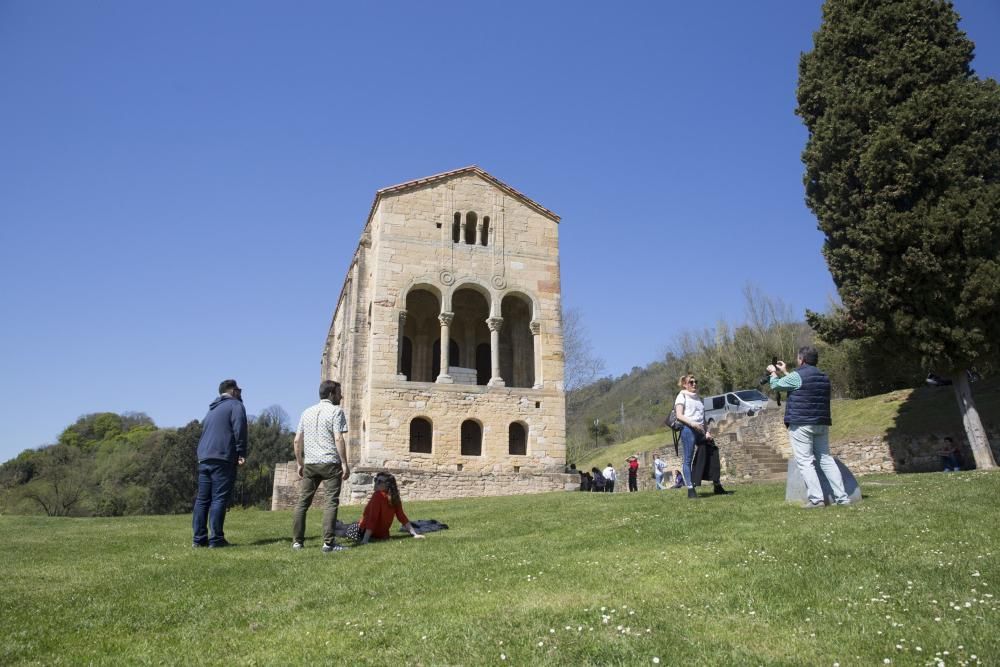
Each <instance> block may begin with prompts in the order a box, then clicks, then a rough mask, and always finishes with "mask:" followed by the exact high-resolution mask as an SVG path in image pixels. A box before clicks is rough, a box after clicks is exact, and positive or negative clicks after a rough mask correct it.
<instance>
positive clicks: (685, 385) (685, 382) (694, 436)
mask: <svg viewBox="0 0 1000 667" xmlns="http://www.w3.org/2000/svg"><path fill="white" fill-rule="evenodd" d="M677 386H678V387H680V389H681V391H680V393H679V394H677V399H676V400H675V401H674V411H675V412H676V414H677V421H679V422H681V423H683V424H684V428H683V429H682V430H681V443H682V444H683V445H684V460H683V463H682V465H681V474H682V475H683V476H684V484H685V486H687V490H688V498H697V497H698V493H697V492H696V491H695V490H694V487H695V486H700V485H701V480H702V479H703V478H706V477H707V478H708V479H710V480H711V481H712V484H713V486H714V490H715V493H716V494H718V495H723V494H725V493H726V490H725V489H723V488H722V484H720V483H719V474H720V470H719V467H720V466H719V450H718V448H717V447H716V446H715V443H714V442H712V434H711V433H709V432H708V429H707V428H706V427H705V405H704V404H703V403H702V402H701V397H700V396H699V395H698V380H697V379H695V377H694V376H693V375H682V376H681V377H680V379H679V380H678V381H677ZM696 449H698V450H700V454H701V455H700V456H699V457H698V458H699V461H698V463H699V465H697V466H696V467H697V468H698V474H697V475H693V474H692V470H691V467H692V462H694V460H695V450H696ZM695 476H697V478H698V481H697V484H696V483H695V479H694V478H695Z"/></svg>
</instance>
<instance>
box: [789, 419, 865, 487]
mask: <svg viewBox="0 0 1000 667" xmlns="http://www.w3.org/2000/svg"><path fill="white" fill-rule="evenodd" d="M788 439H789V441H790V442H791V444H792V453H794V454H795V464H796V465H797V466H798V467H799V473H800V474H801V475H802V480H803V481H804V482H805V483H806V493H807V494H808V495H809V502H810V503H812V504H814V505H819V504H822V503H825V502H826V501H825V499H824V498H823V487H822V485H821V484H820V481H819V475H817V474H816V466H815V465H814V461H815V460H816V459H819V467H820V469H821V470H822V471H823V476H824V477H826V481H827V482H829V483H830V490H831V491H832V492H833V500H834V502H836V503H837V504H838V505H840V504H843V503H847V502H849V501H850V498H849V497H848V496H847V492H846V491H845V490H844V478H843V476H842V475H841V474H840V468H838V467H837V462H836V461H835V460H834V458H833V457H832V456H830V427H829V426H824V425H822V424H798V425H796V424H791V425H789V427H788Z"/></svg>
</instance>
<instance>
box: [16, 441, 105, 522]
mask: <svg viewBox="0 0 1000 667" xmlns="http://www.w3.org/2000/svg"><path fill="white" fill-rule="evenodd" d="M87 464H88V461H87V460H86V459H85V457H84V456H83V455H82V454H81V453H80V450H79V449H77V448H76V447H74V446H72V445H64V444H59V445H52V446H50V447H45V448H43V449H41V450H39V451H38V454H37V455H36V457H35V475H34V477H33V478H32V479H31V481H29V482H28V483H27V484H25V485H24V486H22V487H21V488H20V493H21V495H22V497H24V498H25V499H27V500H30V501H32V502H34V503H36V504H37V505H38V506H39V507H40V508H41V509H42V511H43V512H45V513H46V514H47V515H49V516H69V515H70V514H72V513H74V512H75V511H77V509H78V508H79V506H80V505H81V504H82V503H83V500H84V498H85V496H86V493H87V487H88V472H89V470H88V467H89V466H88V465H87Z"/></svg>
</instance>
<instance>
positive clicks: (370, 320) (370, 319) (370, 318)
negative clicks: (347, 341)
mask: <svg viewBox="0 0 1000 667" xmlns="http://www.w3.org/2000/svg"><path fill="white" fill-rule="evenodd" d="M368 328H369V329H371V328H372V305H371V304H370V303H369V304H368Z"/></svg>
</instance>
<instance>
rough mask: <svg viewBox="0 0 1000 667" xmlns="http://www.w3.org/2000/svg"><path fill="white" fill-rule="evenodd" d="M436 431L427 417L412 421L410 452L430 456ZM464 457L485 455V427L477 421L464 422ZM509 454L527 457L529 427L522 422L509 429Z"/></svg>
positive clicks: (462, 448)
mask: <svg viewBox="0 0 1000 667" xmlns="http://www.w3.org/2000/svg"><path fill="white" fill-rule="evenodd" d="M433 439H434V429H433V426H432V425H431V421H430V420H429V419H427V418H426V417H414V418H413V419H412V420H410V451H411V452H414V453H418V454H430V453H431V452H432V451H433V444H434V443H433ZM461 453H462V456H482V455H483V426H482V424H480V423H479V422H478V421H477V420H475V419H466V420H465V421H463V422H462V430H461ZM507 453H508V455H510V456H525V455H526V454H527V453H528V427H527V426H526V425H525V424H523V423H521V422H511V424H510V426H508V427H507Z"/></svg>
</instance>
